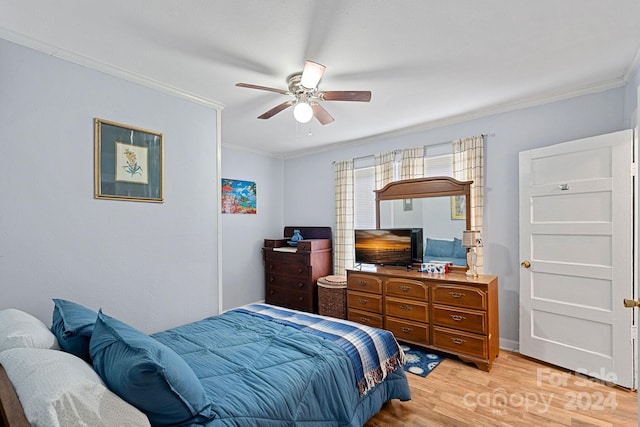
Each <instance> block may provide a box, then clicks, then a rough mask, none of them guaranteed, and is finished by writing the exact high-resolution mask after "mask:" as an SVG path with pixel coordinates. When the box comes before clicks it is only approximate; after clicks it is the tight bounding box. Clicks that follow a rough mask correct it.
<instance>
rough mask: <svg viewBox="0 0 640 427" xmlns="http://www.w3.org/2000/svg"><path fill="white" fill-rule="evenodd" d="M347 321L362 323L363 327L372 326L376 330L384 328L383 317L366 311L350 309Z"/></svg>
mask: <svg viewBox="0 0 640 427" xmlns="http://www.w3.org/2000/svg"><path fill="white" fill-rule="evenodd" d="M347 320H351V321H352V322H358V323H362V324H363V325H367V326H372V327H374V328H382V316H381V315H379V314H374V313H369V312H366V311H361V310H356V309H353V308H350V309H348V310H347Z"/></svg>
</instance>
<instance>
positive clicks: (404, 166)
mask: <svg viewBox="0 0 640 427" xmlns="http://www.w3.org/2000/svg"><path fill="white" fill-rule="evenodd" d="M424 151H425V150H424V147H414V148H406V149H404V150H402V158H401V159H400V179H413V178H422V177H423V176H424V157H425V154H424Z"/></svg>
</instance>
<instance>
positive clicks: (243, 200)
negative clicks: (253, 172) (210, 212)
mask: <svg viewBox="0 0 640 427" xmlns="http://www.w3.org/2000/svg"><path fill="white" fill-rule="evenodd" d="M256 200H257V194H256V183H255V182H253V181H242V180H239V179H228V178H222V200H221V205H222V213H223V214H253V215H255V214H256V213H257V209H256Z"/></svg>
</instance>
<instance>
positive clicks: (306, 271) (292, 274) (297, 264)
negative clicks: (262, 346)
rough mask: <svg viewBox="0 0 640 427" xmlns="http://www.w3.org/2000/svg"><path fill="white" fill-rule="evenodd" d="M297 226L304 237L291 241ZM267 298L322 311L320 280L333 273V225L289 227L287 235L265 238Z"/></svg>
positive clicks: (271, 302)
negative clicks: (319, 294) (294, 242)
mask: <svg viewBox="0 0 640 427" xmlns="http://www.w3.org/2000/svg"><path fill="white" fill-rule="evenodd" d="M293 230H300V233H301V234H302V237H303V240H300V241H299V242H298V245H297V246H296V247H291V246H289V244H288V243H287V242H288V241H289V240H290V239H291V236H292V235H293ZM262 252H263V257H264V276H265V302H266V303H267V304H273V305H279V306H282V307H287V308H292V309H295V310H300V311H307V312H311V313H317V312H318V292H317V289H316V282H317V280H318V279H319V278H320V277H325V276H329V275H331V274H332V273H333V250H332V246H331V228H330V227H285V228H284V238H279V239H265V240H264V247H263V248H262Z"/></svg>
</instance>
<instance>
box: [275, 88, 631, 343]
mask: <svg viewBox="0 0 640 427" xmlns="http://www.w3.org/2000/svg"><path fill="white" fill-rule="evenodd" d="M624 109H625V88H618V89H612V90H608V91H605V92H601V93H595V94H590V95H584V96H580V97H576V98H572V99H569V100H564V101H559V102H554V103H550V104H547V105H542V106H538V107H532V108H526V109H520V110H515V111H511V112H507V113H503V114H496V115H493V116H489V117H485V118H480V119H476V120H469V121H466V122H462V123H459V124H455V125H450V126H444V127H441V128H436V129H430V130H424V131H421V132H414V133H411V134H406V135H403V136H397V137H389V138H384V139H377V140H372V141H369V142H362V143H358V144H350V145H349V144H346V145H343V146H340V147H336V148H334V149H332V150H328V151H325V152H321V153H318V154H314V155H308V156H304V157H299V158H294V159H288V160H286V161H285V167H284V182H285V187H284V188H285V192H284V203H285V206H287V209H286V210H285V213H284V218H285V223H289V224H297V223H318V224H322V225H330V226H331V227H333V228H334V229H335V201H334V194H335V193H334V177H333V165H332V162H333V161H339V160H344V159H348V158H354V157H359V156H365V155H369V154H373V153H376V152H382V151H388V150H393V149H398V148H405V147H414V146H419V145H432V144H438V143H442V142H445V141H451V140H453V139H456V138H461V137H465V136H471V135H477V134H481V133H492V134H494V136H490V137H488V138H487V140H486V145H485V147H486V153H485V155H486V157H485V166H486V171H485V181H486V182H485V185H486V191H485V210H484V213H485V221H484V235H483V240H484V244H485V248H484V256H485V258H484V269H485V273H487V274H494V275H497V276H498V277H499V288H500V292H499V301H500V302H499V304H500V336H501V341H502V343H503V345H504V346H507V347H509V346H515V345H517V340H518V304H519V282H518V280H519V268H520V266H519V264H520V259H519V254H518V153H519V152H520V151H523V150H528V149H531V148H536V147H542V146H546V145H551V144H555V143H559V142H563V141H568V140H573V139H579V138H584V137H587V136H593V135H598V134H603V133H608V132H613V131H617V130H621V129H624V128H625V125H626V123H627V122H626V120H625V117H624V114H623V111H624ZM336 120H348V118H337V119H336ZM319 132H322V129H318V130H317V131H316V133H319Z"/></svg>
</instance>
